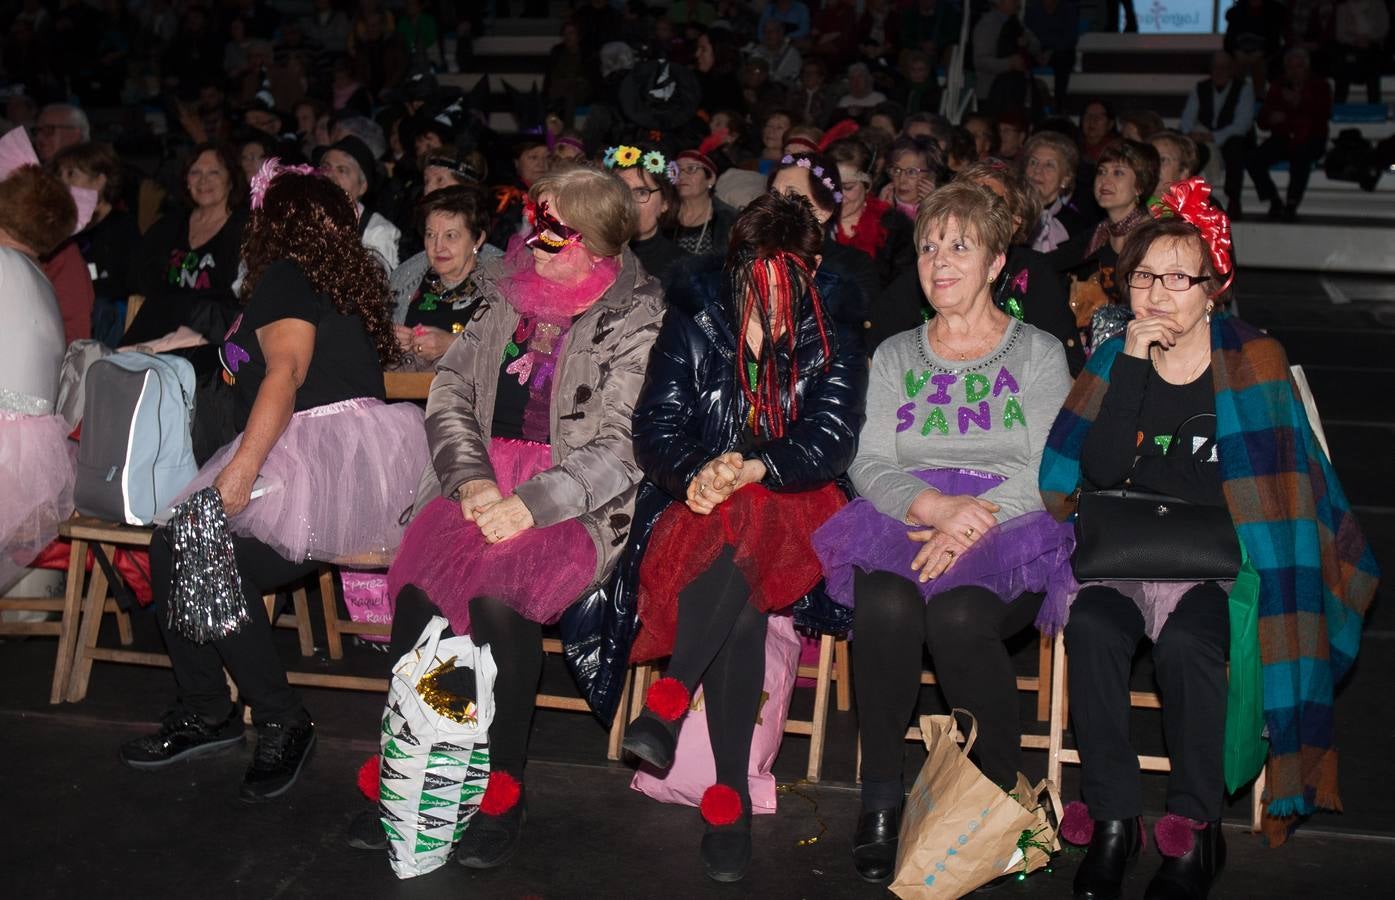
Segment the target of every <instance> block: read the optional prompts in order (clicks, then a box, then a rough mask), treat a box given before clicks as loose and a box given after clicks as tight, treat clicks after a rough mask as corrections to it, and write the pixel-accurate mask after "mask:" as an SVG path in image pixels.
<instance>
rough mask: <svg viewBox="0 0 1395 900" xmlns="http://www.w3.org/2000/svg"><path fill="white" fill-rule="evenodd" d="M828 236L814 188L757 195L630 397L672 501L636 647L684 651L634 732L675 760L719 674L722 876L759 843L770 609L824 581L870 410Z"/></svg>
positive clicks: (629, 741)
mask: <svg viewBox="0 0 1395 900" xmlns="http://www.w3.org/2000/svg"><path fill="white" fill-rule="evenodd" d="M822 245H823V229H822V227H821V226H820V225H819V223H818V222H817V220H816V219H815V218H814V216H813V215H812V210H811V207H810V204H809V203H808V202H807V201H806V200H805V199H804V198H803V197H802V196H800V195H797V194H784V193H772V194H767V195H764V196H761V197H758V198H756V199H755V200H753V201H752V202H751V204H750V205H749V206H747V207H746V209H745V211H743V212H742V214H741V216H740V218H738V219H737V220H736V224H735V225H734V226H733V228H732V243H731V249H730V250H729V252H728V254H727V259H726V264H725V266H724V267H723V268H722V269H720V270H718V269H717V267H716V265H715V261H714V264H713V265H712V266H711V267H710V268H708V269H706V270H704V271H701V272H699V273H696V274H695V275H694V276H693V278H692V279H691V282H690V283H689V284H686V285H682V286H679V287H677V288H676V289H675V290H678V291H682V292H683V295H684V296H683V297H682V299H676V300H674V301H673V302H672V305H671V308H670V311H669V313H668V315H667V317H666V318H665V320H664V326H663V329H662V331H661V332H660V335H659V340H658V343H657V344H656V345H655V347H654V354H653V357H652V359H651V360H650V363H649V372H648V376H647V379H646V381H645V387H644V392H643V394H642V395H641V396H640V402H639V405H638V406H637V407H636V408H635V417H634V421H635V457H636V459H637V461H638V462H639V464H640V465H641V466H642V467H643V468H644V472H645V475H646V476H647V477H648V478H650V479H651V480H652V481H653V482H654V483H655V484H657V485H658V486H659V487H660V488H661V489H662V490H663V491H664V492H665V493H666V494H667V495H668V496H669V498H671V501H672V502H670V503H669V505H668V507H667V509H666V510H664V512H663V513H662V515H661V516H660V517H659V518H658V520H657V522H656V523H655V525H654V528H653V532H652V534H651V535H648V536H647V544H645V545H644V546H643V549H642V551H641V552H642V553H643V560H642V562H641V563H640V566H639V618H640V620H641V622H642V623H643V624H642V628H641V631H640V633H639V636H638V638H637V640H636V642H635V646H634V649H633V651H632V653H631V659H632V660H635V661H643V660H649V659H656V658H659V657H663V656H669V655H670V654H672V656H671V660H670V662H669V665H668V671H667V677H665V678H663V679H661V680H660V681H658V682H656V683H655V684H654V685H653V687H651V688H650V690H649V695H648V699H647V701H646V708H645V711H644V712H643V713H642V714H641V715H640V717H639V718H638V719H636V720H635V721H634V722H633V723H632V724H631V725H630V728H629V731H628V732H627V733H626V736H625V744H624V746H625V749H627V750H629V751H630V752H631V753H634V754H635V755H636V756H638V757H639V758H640V759H643V760H645V761H646V762H648V763H650V764H651V765H654V766H656V767H657V768H659V769H667V768H668V767H669V766H670V765H671V764H672V762H673V753H674V749H675V746H676V744H677V734H678V729H679V728H680V727H681V725H682V719H683V716H684V715H685V714H686V713H687V711H688V707H689V701H690V698H691V695H692V693H693V692H694V691H695V690H696V689H697V687H698V685H699V683H703V684H706V685H707V689H706V690H705V692H704V697H705V706H706V710H707V721H708V728H709V729H710V731H711V738H712V751H713V755H714V757H715V759H716V770H717V781H716V784H714V785H713V786H712V787H710V788H708V789H707V791H706V792H705V793H704V795H703V799H702V804H701V810H702V815H703V818H704V820H705V821H706V823H707V830H706V833H705V834H704V835H703V838H702V850H701V853H702V861H703V866H704V868H705V869H706V871H707V874H708V876H709V877H710V878H712V879H714V880H716V881H739V880H740V879H741V878H742V876H743V875H744V874H745V871H746V867H747V865H748V863H749V862H750V858H751V802H750V795H749V791H748V787H747V774H746V773H747V770H748V766H749V764H750V760H749V756H750V749H751V735H752V730H753V728H754V725H755V721H756V718H757V714H758V713H759V711H760V695H761V685H762V683H763V680H764V670H765V631H766V619H767V617H768V615H769V614H770V613H772V612H777V611H780V610H784V609H787V608H788V607H790V606H791V605H792V604H794V603H795V601H797V600H799V598H800V597H802V596H803V595H804V594H806V593H808V592H809V591H810V590H812V589H813V588H814V587H815V585H817V584H818V582H819V579H820V577H821V574H820V572H819V566H818V560H817V559H816V558H815V556H814V553H813V549H812V547H810V545H809V535H810V534H811V533H812V532H813V530H814V529H815V528H817V527H818V526H819V525H821V524H823V522H824V521H826V520H827V519H828V517H829V516H830V515H832V514H833V512H834V511H836V510H837V509H838V508H839V507H841V506H842V505H843V504H844V503H845V502H846V500H845V498H844V496H843V493H842V491H841V490H840V489H839V488H838V486H837V485H836V484H835V483H834V479H835V478H837V477H838V476H839V475H841V474H842V473H843V471H844V470H845V469H846V467H847V465H848V463H849V462H851V460H852V455H853V449H854V447H855V445H856V433H857V427H858V425H859V424H860V422H861V420H862V393H863V389H864V386H865V384H866V367H867V365H866V362H865V357H864V355H863V349H862V340H861V336H860V335H859V334H858V328H857V327H856V323H855V322H853V323H847V322H844V321H841V319H840V315H839V313H838V312H836V311H835V310H837V309H838V308H839V307H840V306H841V305H842V304H844V303H847V302H852V303H856V302H857V296H856V287H855V286H854V285H850V284H848V283H847V282H846V281H844V280H843V279H841V278H839V277H837V276H834V275H830V274H828V273H827V272H825V271H824V270H821V269H819V268H818V265H819V252H820V250H821V248H822ZM816 270H817V271H816ZM689 295H690V296H689ZM637 539H638V540H641V541H643V540H644V536H637Z"/></svg>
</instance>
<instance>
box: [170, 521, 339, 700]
mask: <svg viewBox="0 0 1395 900" xmlns="http://www.w3.org/2000/svg"><path fill="white" fill-rule="evenodd" d="M233 548H234V550H235V552H236V556H237V570H238V572H239V573H240V574H241V575H242V589H243V593H244V594H245V595H246V601H247V609H248V611H249V612H250V613H251V621H250V622H249V623H248V624H247V625H245V626H244V627H243V628H242V630H241V631H239V632H238V633H237V634H235V635H233V636H232V637H228V638H223V639H222V640H218V641H210V642H209V643H207V644H196V643H194V642H193V641H191V640H189V639H188V638H186V637H184V636H183V635H181V634H179V633H178V632H176V631H173V630H171V629H170V627H169V626H168V625H167V624H166V623H167V621H168V619H169V614H168V613H169V595H170V586H171V583H172V576H173V573H174V567H173V548H172V547H171V544H170V534H169V531H168V530H167V529H164V528H161V529H159V530H157V531H156V532H155V537H154V539H153V540H152V541H151V542H150V582H151V586H152V588H153V592H154V595H155V612H156V618H158V619H159V621H160V632H161V634H163V635H164V638H165V647H166V649H167V650H168V651H169V656H170V663H171V664H172V665H173V666H174V680H175V683H176V685H177V686H178V688H179V702H180V703H181V704H182V705H184V706H185V707H187V708H188V709H190V710H191V711H193V712H195V713H197V714H198V715H200V716H203V717H204V718H205V719H210V720H218V719H222V718H223V717H224V716H226V715H227V714H228V709H229V707H230V706H231V705H232V697H231V694H230V693H229V691H228V684H227V681H226V680H225V679H224V677H223V669H224V668H225V667H226V668H227V670H228V672H229V673H230V674H231V675H232V678H233V681H235V682H236V683H237V689H238V691H239V692H240V694H241V696H242V699H243V700H244V701H245V702H246V703H247V704H248V705H249V706H251V707H252V720H253V721H254V722H255V723H256V724H258V725H260V724H263V723H265V722H283V721H288V720H289V721H296V720H299V719H300V718H301V717H302V716H304V714H305V713H304V710H303V708H302V706H301V702H300V694H299V693H298V692H297V691H296V690H295V689H294V688H292V687H291V686H290V684H289V683H288V682H287V681H286V667H285V666H284V665H283V664H282V662H281V658H280V657H279V656H278V655H277V653H276V647H275V646H274V645H273V644H272V641H271V622H270V620H269V619H268V618H267V617H266V609H265V607H263V606H262V595H263V594H266V593H270V592H271V591H274V590H278V589H279V588H282V587H285V586H286V585H288V584H291V583H293V582H296V581H299V580H300V579H301V578H304V577H305V576H307V575H309V574H310V573H311V572H314V571H316V570H317V569H318V568H319V563H316V562H298V563H296V562H291V561H290V560H287V559H285V558H284V557H282V556H281V555H280V554H278V553H277V552H276V551H275V550H273V549H271V548H270V547H268V546H267V545H266V544H263V543H262V542H261V541H258V540H254V539H252V538H245V537H237V536H234V537H233Z"/></svg>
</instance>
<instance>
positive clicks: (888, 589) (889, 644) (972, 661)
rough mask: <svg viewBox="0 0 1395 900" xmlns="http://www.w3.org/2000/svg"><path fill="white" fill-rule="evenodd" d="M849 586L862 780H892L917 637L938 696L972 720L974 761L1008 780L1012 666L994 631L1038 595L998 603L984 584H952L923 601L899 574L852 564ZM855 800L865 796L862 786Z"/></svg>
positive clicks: (1012, 764) (1013, 731) (1015, 732)
mask: <svg viewBox="0 0 1395 900" xmlns="http://www.w3.org/2000/svg"><path fill="white" fill-rule="evenodd" d="M853 590H854V595H855V598H856V601H857V606H856V608H855V609H854V613H853V633H854V635H855V636H856V637H855V639H854V640H853V644H852V653H853V687H854V689H855V691H856V692H857V719H858V730H859V732H860V734H861V736H862V778H863V783H864V785H866V784H868V783H869V782H871V783H873V784H875V783H877V782H882V783H885V782H887V781H889V780H894V781H895V782H896V783H897V784H898V785H899V783H900V780H901V769H902V764H903V759H904V754H905V737H906V727H907V725H908V724H909V722H910V719H911V715H912V714H913V713H914V711H915V707H916V700H917V698H918V697H919V695H920V673H921V667H920V664H921V647H922V646H928V647H929V649H930V656H931V658H932V660H933V663H934V667H935V677H936V679H937V680H938V682H939V685H940V689H941V690H942V691H944V695H945V700H947V701H948V702H949V705H950V706H952V707H962V708H964V709H967V710H968V711H969V712H971V713H973V715H974V718H975V719H976V720H977V721H978V742H977V743H976V744H975V745H974V749H973V755H974V756H976V757H977V759H978V765H979V768H980V769H982V770H983V773H984V774H985V775H987V776H988V777H989V778H991V779H992V780H993V781H995V782H997V783H998V784H1012V783H1013V782H1014V781H1015V780H1016V778H1017V773H1018V771H1019V770H1020V769H1021V768H1022V748H1021V745H1020V740H1021V730H1022V729H1021V722H1020V716H1019V714H1018V697H1017V676H1016V673H1015V672H1014V671H1013V668H1012V660H1011V658H1010V657H1009V656H1008V652H1007V648H1006V647H1005V646H1003V641H1004V640H1006V639H1007V638H1010V637H1012V636H1013V635H1015V634H1018V633H1020V632H1022V631H1023V630H1025V629H1027V628H1030V627H1031V625H1032V622H1033V621H1034V620H1035V618H1036V614H1037V610H1038V609H1040V608H1041V601H1042V597H1041V595H1040V594H1023V595H1022V596H1020V597H1018V598H1016V599H1015V600H1012V601H1011V602H1008V603H1005V602H1003V600H1002V599H1001V598H1000V597H998V595H997V594H994V593H993V592H992V591H989V590H987V589H986V588H980V587H962V588H955V589H953V590H949V591H946V592H944V593H943V594H938V595H936V596H934V597H931V598H930V600H929V602H926V601H925V600H923V599H921V596H920V591H919V590H918V589H917V587H916V585H915V584H913V583H912V582H910V581H908V580H906V579H905V578H902V577H901V576H899V575H893V574H891V573H889V572H872V573H865V572H862V571H858V572H857V574H856V577H855V579H854V582H853ZM864 800H865V801H866V800H870V797H869V796H868V795H867V794H866V793H864ZM898 802H899V798H898ZM869 808H876V807H870V806H869Z"/></svg>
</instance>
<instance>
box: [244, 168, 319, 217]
mask: <svg viewBox="0 0 1395 900" xmlns="http://www.w3.org/2000/svg"><path fill="white" fill-rule="evenodd" d="M319 171H320V170H319V169H317V168H316V167H314V166H311V165H305V164H301V165H297V166H285V165H282V164H281V158H280V157H279V156H270V157H267V159H266V161H265V162H263V163H262V167H261V168H260V169H258V170H257V174H255V175H253V176H252V208H253V209H261V208H262V202H263V201H264V200H265V199H266V189H267V188H269V187H271V182H273V181H275V180H276V178H277V177H279V176H281V175H284V174H285V173H287V172H291V173H294V174H296V175H315V174H318V173H319Z"/></svg>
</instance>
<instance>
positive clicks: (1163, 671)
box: [1066, 581, 1230, 822]
mask: <svg viewBox="0 0 1395 900" xmlns="http://www.w3.org/2000/svg"><path fill="white" fill-rule="evenodd" d="M1143 636H1144V624H1143V615H1142V614H1141V613H1140V612H1139V611H1138V607H1137V606H1135V605H1134V603H1133V601H1132V600H1130V599H1129V598H1127V597H1125V596H1124V595H1123V594H1120V593H1119V592H1118V591H1116V590H1114V589H1113V588H1110V587H1105V586H1103V585H1093V586H1090V587H1086V588H1085V589H1083V590H1082V591H1081V592H1080V595H1079V596H1078V597H1076V599H1075V602H1074V603H1072V604H1071V608H1070V622H1069V623H1068V624H1067V625H1066V649H1067V650H1068V651H1069V652H1070V717H1071V723H1072V726H1073V727H1074V729H1075V740H1076V744H1077V745H1078V746H1079V748H1080V762H1081V771H1080V779H1081V785H1080V791H1081V793H1082V794H1083V795H1084V797H1085V802H1086V803H1088V804H1089V805H1090V815H1091V816H1092V817H1093V818H1096V819H1100V820H1104V819H1132V818H1134V817H1135V816H1138V815H1140V814H1141V813H1142V812H1143V795H1142V788H1141V786H1140V784H1139V776H1138V755H1137V751H1135V750H1134V749H1133V746H1132V744H1131V743H1130V742H1129V671H1130V670H1131V669H1132V668H1133V655H1134V650H1135V649H1136V648H1137V647H1138V642H1139V641H1140V640H1142V639H1143ZM1229 644H1230V605H1229V603H1228V602H1227V599H1226V592H1225V591H1224V590H1222V589H1221V588H1220V586H1219V585H1217V584H1216V583H1215V582H1211V581H1208V582H1205V583H1203V584H1199V585H1197V586H1196V587H1194V588H1192V589H1191V590H1190V591H1187V593H1186V594H1184V595H1182V599H1181V600H1180V601H1179V602H1178V604H1177V608H1176V609H1174V610H1173V611H1172V614H1171V615H1170V616H1168V618H1167V623H1166V624H1164V625H1163V628H1162V631H1161V632H1160V633H1159V634H1158V642H1157V643H1156V644H1154V645H1153V664H1154V666H1155V667H1156V669H1157V673H1156V674H1157V681H1158V687H1159V689H1160V690H1161V692H1162V715H1163V736H1164V738H1165V739H1166V741H1167V754H1168V756H1169V758H1170V759H1171V760H1172V772H1171V774H1170V775H1169V776H1168V779H1167V811H1168V812H1173V813H1177V814H1178V815H1181V816H1187V817H1188V818H1192V819H1197V820H1199V821H1202V822H1214V821H1216V820H1217V819H1219V818H1220V817H1221V805H1222V802H1223V801H1224V797H1225V768H1224V763H1223V759H1224V756H1223V754H1224V752H1225V747H1224V745H1225V706H1226V690H1227V685H1226V670H1225V661H1226V652H1227V650H1228V648H1229Z"/></svg>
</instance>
